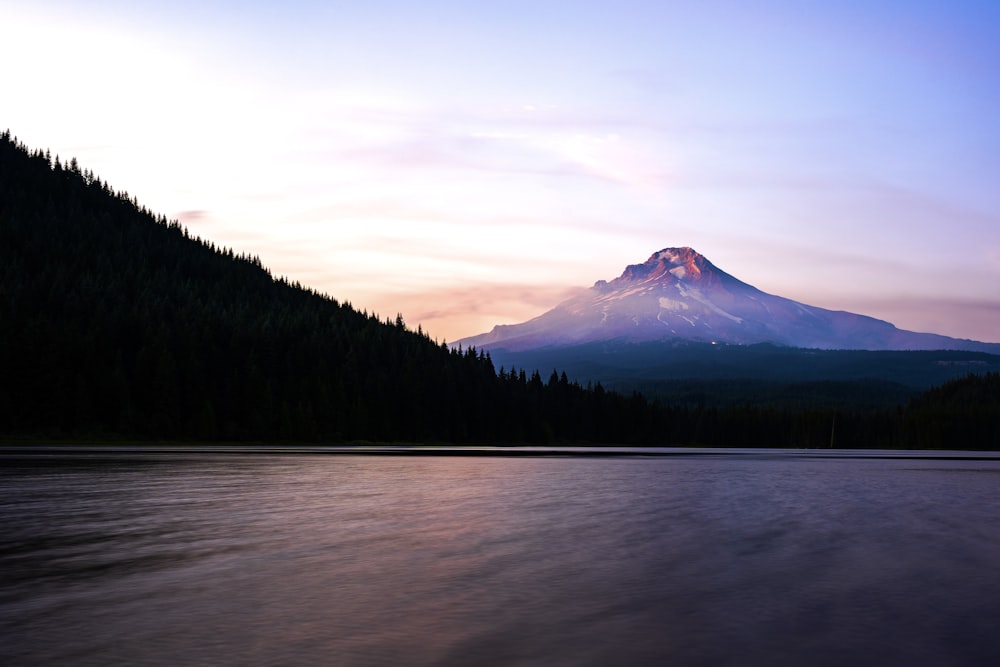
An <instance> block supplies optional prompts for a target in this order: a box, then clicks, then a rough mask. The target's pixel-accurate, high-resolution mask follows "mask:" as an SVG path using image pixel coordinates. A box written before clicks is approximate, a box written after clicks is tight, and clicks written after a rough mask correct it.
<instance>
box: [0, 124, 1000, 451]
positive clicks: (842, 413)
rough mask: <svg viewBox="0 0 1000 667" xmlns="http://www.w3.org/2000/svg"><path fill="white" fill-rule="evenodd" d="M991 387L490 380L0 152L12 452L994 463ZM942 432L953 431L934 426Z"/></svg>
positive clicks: (0, 355) (489, 364) (416, 339)
mask: <svg viewBox="0 0 1000 667" xmlns="http://www.w3.org/2000/svg"><path fill="white" fill-rule="evenodd" d="M998 377H1000V376H997V374H993V373H991V374H987V375H986V376H970V377H969V378H966V379H963V380H957V381H955V382H954V383H949V385H945V386H943V387H941V388H940V389H939V390H934V391H931V392H928V393H926V394H922V395H920V396H919V397H917V398H915V399H913V400H912V401H911V402H910V403H909V404H907V406H906V407H903V406H899V407H894V408H892V409H878V410H876V409H864V410H855V409H841V408H834V407H831V406H829V405H816V406H802V405H799V406H797V407H796V408H795V409H794V410H791V409H785V408H781V407H776V406H773V405H751V404H749V403H748V404H746V405H736V404H735V403H733V404H730V405H728V406H724V407H713V406H711V405H700V404H699V405H693V404H690V403H683V404H682V403H661V402H659V401H654V400H648V399H646V398H644V397H643V396H642V395H640V394H638V393H633V394H631V395H628V396H625V395H621V394H618V393H615V392H611V391H605V390H604V389H603V388H602V387H601V386H600V385H593V386H590V385H588V386H587V387H582V386H580V385H579V384H577V383H575V382H571V381H569V380H568V379H567V377H566V374H565V373H560V372H558V371H552V372H551V373H548V372H547V371H546V372H545V375H542V374H540V373H539V372H538V371H536V370H534V369H529V370H527V371H525V370H520V369H511V368H506V369H504V368H501V369H497V368H495V366H494V363H493V361H492V359H491V358H490V356H489V355H487V354H483V353H481V352H477V351H476V350H473V349H467V350H453V349H449V348H448V347H447V346H446V345H445V344H444V343H443V342H442V343H438V342H436V341H433V340H431V339H430V338H429V337H428V336H427V335H425V334H424V333H423V332H421V331H419V330H418V331H412V330H410V329H409V328H407V327H406V325H405V323H404V322H403V320H402V318H401V317H399V316H397V317H396V318H394V319H380V318H379V316H377V315H375V314H369V313H366V312H359V311H358V310H356V309H355V308H353V307H352V306H351V305H350V304H348V303H341V302H338V301H337V300H336V299H333V298H331V297H329V296H326V295H323V294H319V293H317V292H315V291H313V290H310V289H307V288H305V287H303V286H302V285H299V284H298V283H292V282H290V281H288V280H287V279H285V278H282V277H275V276H273V275H271V273H270V272H269V271H268V270H267V269H266V268H264V267H263V266H262V265H261V262H260V260H259V259H258V258H257V257H250V256H247V255H243V254H238V253H234V252H233V251H232V250H229V249H224V248H218V247H216V246H215V245H214V244H212V243H211V242H209V241H206V240H202V239H199V238H196V237H193V236H192V235H191V234H190V233H189V232H188V230H187V229H185V228H184V227H182V226H181V225H180V224H179V223H178V222H177V221H171V220H168V219H166V218H165V217H164V216H162V215H158V214H155V213H153V212H151V211H149V210H147V209H146V208H145V207H143V206H141V205H140V204H139V203H138V202H137V201H136V200H135V198H134V197H130V196H129V195H128V194H126V193H124V192H121V191H116V190H114V189H112V188H111V186H110V185H108V184H107V183H105V182H103V181H102V180H101V179H100V178H98V177H97V176H95V175H94V174H93V173H92V172H90V171H89V170H86V169H81V167H80V166H79V165H78V164H77V162H76V160H75V159H70V160H69V161H68V162H63V161H61V160H60V158H59V157H58V156H52V155H50V154H49V153H48V152H43V151H41V150H30V149H28V148H27V147H25V146H24V145H22V144H20V143H19V142H18V141H17V140H16V139H14V138H12V136H11V134H10V132H9V131H7V132H4V133H3V134H2V135H0V436H2V437H4V438H6V439H23V438H48V439H69V440H72V439H84V438H132V439H170V440H200V441H283V442H307V441H308V442H342V441H355V440H372V441H405V442H443V443H468V442H485V443H500V444H503V443H559V442H563V443H588V442H589V443H613V444H646V445H684V444H701V445H719V446H777V447H780V446H826V445H827V444H828V443H829V440H830V434H831V426H832V425H834V424H835V429H836V434H837V435H836V444H837V445H838V446H845V447H846V446H854V447H864V446H893V447H906V446H922V447H979V448H997V447H1000V399H998V398H997V392H996V385H997V383H998ZM955 395H959V396H961V398H960V399H955V398H954V396H955ZM970 396H972V397H977V398H975V400H973V399H971V398H969V397H970ZM736 403H738V401H736ZM971 404H974V405H977V406H979V407H977V408H975V409H974V410H973V409H972V408H970V407H969V406H970V405H971ZM970 410H973V411H972V412H970ZM991 415H995V416H997V418H996V419H994V420H993V421H990V416H991ZM937 419H947V420H950V421H947V422H941V423H948V424H949V425H951V426H950V428H954V429H957V430H949V431H948V432H947V433H943V432H941V433H939V432H938V431H936V430H935V429H934V428H931V427H926V426H925V424H928V423H938V422H935V420H937ZM921 420H923V421H921ZM967 424H973V425H974V428H972V430H969V431H968V434H969V437H974V438H975V441H974V442H970V441H968V440H963V437H965V436H963V433H964V432H963V431H962V429H963V428H964V427H963V425H967ZM935 434H937V435H935Z"/></svg>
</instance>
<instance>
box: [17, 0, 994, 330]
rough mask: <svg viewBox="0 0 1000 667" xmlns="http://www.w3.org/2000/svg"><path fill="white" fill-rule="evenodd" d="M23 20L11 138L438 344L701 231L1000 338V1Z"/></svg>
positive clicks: (41, 15) (32, 14)
mask: <svg viewBox="0 0 1000 667" xmlns="http://www.w3.org/2000/svg"><path fill="white" fill-rule="evenodd" d="M0 7H2V8H3V12H4V16H5V24H6V27H7V31H6V32H7V37H6V38H5V40H4V41H3V43H2V44H0V56H2V57H3V58H4V59H5V61H6V62H8V63H17V66H16V67H12V68H11V69H10V71H9V72H8V82H7V85H6V86H5V89H4V91H3V92H2V93H0V103H2V106H0V108H3V110H4V112H5V113H4V115H3V117H2V118H0V126H3V127H4V128H9V129H10V131H11V133H12V134H13V135H15V136H17V137H18V139H19V140H21V141H22V142H24V143H25V144H27V145H28V146H29V147H31V148H43V149H44V148H48V149H49V150H51V151H52V153H53V154H59V155H60V156H61V157H62V158H64V159H68V158H69V157H71V156H75V157H77V158H78V160H79V161H80V164H81V166H83V167H84V168H89V169H92V170H93V171H94V172H95V173H96V174H97V175H99V176H100V177H101V178H103V179H105V180H107V181H109V182H110V183H111V184H112V185H113V186H114V187H115V188H117V189H123V190H127V191H128V192H129V193H130V194H133V195H135V196H136V197H137V198H138V199H139V201H140V202H141V203H142V204H143V205H145V206H147V207H148V208H150V209H152V210H154V211H156V212H157V213H162V214H164V215H166V216H167V217H169V218H176V219H178V220H180V221H181V222H182V223H183V224H184V225H185V226H187V227H188V228H189V229H190V230H191V232H192V233H194V234H196V235H198V236H201V237H203V238H205V239H208V240H211V241H213V242H215V243H216V244H218V245H223V246H226V247H232V248H233V249H234V250H236V251H237V252H245V253H249V254H252V255H259V256H260V258H261V260H262V262H263V263H264V264H265V265H266V266H268V267H269V268H271V269H272V270H273V272H275V273H276V274H280V275H286V276H288V277H289V278H290V279H292V280H297V281H299V282H301V283H303V284H304V285H307V286H309V287H312V288H314V289H316V290H318V291H321V292H325V293H328V294H330V295H331V296H332V297H334V298H337V299H339V300H342V301H350V302H351V303H352V304H353V305H355V306H356V307H357V308H359V309H366V310H368V311H375V312H378V313H380V314H381V315H382V316H395V314H396V312H401V313H402V314H403V316H404V318H405V319H406V321H407V323H408V324H409V325H410V326H412V327H413V328H416V326H417V325H418V324H419V325H421V326H422V327H423V329H424V330H425V331H427V332H428V333H429V334H430V335H431V336H433V337H437V338H439V339H447V340H449V341H452V340H457V339H459V338H463V337H466V336H471V335H475V334H478V333H483V332H485V331H489V330H490V329H491V328H492V327H493V326H494V325H496V324H510V323H515V322H521V321H524V320H527V319H530V318H531V317H534V316H536V315H539V314H541V313H542V312H544V311H545V310H548V309H549V308H551V307H552V306H554V305H555V304H556V303H558V302H559V301H561V300H562V299H563V298H565V296H566V295H568V294H569V293H571V292H572V291H573V290H576V289H579V288H586V287H589V286H590V285H592V284H593V283H594V282H595V281H597V280H602V279H603V280H610V279H612V278H614V277H616V276H618V275H619V274H620V273H621V272H622V270H623V269H624V268H625V266H627V265H629V264H636V263H641V262H643V261H645V259H646V258H647V257H649V255H650V254H652V253H653V252H655V251H657V250H660V249H662V248H665V247H677V246H690V247H693V248H694V249H696V250H697V251H698V252H700V253H702V254H703V255H705V256H706V257H707V258H708V259H709V260H710V261H712V262H713V263H714V264H715V265H716V266H718V267H719V268H720V269H722V270H724V271H726V272H728V273H730V274H732V275H734V276H735V277H737V278H739V279H740V280H743V281H745V282H747V283H750V284H752V285H754V286H755V287H757V288H759V289H761V290H763V291H765V292H769V293H772V294H776V295H780V296H783V297H788V298H790V299H794V300H796V301H800V302H803V303H808V304H811V305H815V306H820V307H824V308H829V309H834V310H848V311H852V312H856V313H861V314H865V315H870V316H873V317H877V318H879V319H883V320H887V321H889V322H892V323H893V324H895V325H896V326H897V327H899V328H902V329H909V330H913V331H921V332H930V333H939V334H944V335H948V336H953V337H957V338H970V339H975V340H981V341H987V342H1000V295H998V293H997V290H996V286H997V285H998V284H1000V191H998V188H997V187H996V184H997V183H1000V124H997V123H996V121H995V119H996V118H997V117H1000V79H997V77H996V76H995V73H996V71H998V67H1000V6H997V5H994V4H991V3H985V2H957V3H947V4H944V3H941V4H939V3H920V4H914V3H903V2H883V3H879V4H878V5H877V6H872V5H870V4H862V3H853V2H852V3H841V4H839V5H838V6H836V7H833V6H824V5H819V6H810V7H809V8H808V9H807V8H804V7H802V6H801V5H800V4H799V3H793V2H784V1H775V2H768V3H765V4H764V5H761V6H758V7H756V8H754V9H751V8H749V7H746V6H744V5H741V4H738V3H730V2H706V3H688V2H678V3H667V4H666V5H665V6H661V4H660V3H650V2H623V3H615V5H613V6H612V5H610V4H605V3H598V2H582V3H559V2H556V3H547V4H544V5H542V4H538V3H522V2H513V3H504V4H502V5H500V4H493V3H487V4H485V5H484V4H477V5H475V6H469V5H466V4H459V3H453V2H430V3H423V4H421V5H420V6H415V5H410V4H408V3H401V2H392V1H389V2H372V3H365V4H364V5H354V4H341V3H336V2H333V3H312V2H304V1H299V0H294V1H292V2H288V3H283V4H282V5H280V6H278V5H274V6H272V5H271V4H270V3H261V2H251V3H239V4H237V3H233V2H231V1H227V0H219V1H214V2H198V3H194V2H190V1H189V0H183V1H180V2H173V3H161V2H155V1H151V0H150V1H143V0H139V1H133V2H127V3H126V2H123V1H121V0H104V1H98V2H93V3H88V5H87V6H86V7H82V6H79V5H78V4H77V3H72V2H69V1H68V0H39V1H38V2H35V3H32V4H31V5H30V6H24V5H23V3H14V2H10V1H8V0H0Z"/></svg>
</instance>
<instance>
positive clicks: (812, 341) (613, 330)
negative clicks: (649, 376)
mask: <svg viewBox="0 0 1000 667" xmlns="http://www.w3.org/2000/svg"><path fill="white" fill-rule="evenodd" d="M676 340H682V341H691V342H702V343H727V344H733V345H750V344H755V343H771V344H775V345H784V346H790V347H800V348H816V349H844V350H847V349H851V350H936V349H952V350H978V351H983V352H991V353H1000V344H990V343H980V342H977V341H970V340H959V339H955V338H949V337H947V336H939V335H935V334H926V333H915V332H911V331H904V330H901V329H897V328H896V327H895V326H893V325H892V324H890V323H888V322H884V321H882V320H878V319H875V318H872V317H867V316H865V315H857V314H854V313H849V312H844V311H832V310H827V309H824V308H818V307H816V306H810V305H806V304H802V303H798V302H796V301H792V300H791V299H786V298H783V297H780V296H775V295H772V294H768V293H766V292H762V291H761V290H759V289H757V288H756V287H753V286H752V285H748V284H747V283H744V282H742V281H740V280H738V279H737V278H735V277H733V276H731V275H729V274H728V273H726V272H725V271H722V270H721V269H719V268H717V267H716V266H714V265H713V264H712V263H711V262H709V261H708V259H706V258H705V257H704V256H702V255H700V254H699V253H697V252H695V251H694V250H692V249H691V248H665V249H663V250H660V251H659V252H655V253H653V254H652V256H650V258H649V259H648V260H646V262H644V263H642V264H634V265H631V266H629V267H627V268H626V269H625V271H624V272H623V273H622V274H621V275H620V276H619V277H618V278H615V279H614V280H612V281H610V282H606V281H603V280H600V281H598V282H597V283H595V284H594V286H593V287H591V288H590V289H589V290H587V292H586V293H584V294H582V295H580V296H577V297H574V298H572V299H569V300H567V301H565V302H563V303H561V304H559V305H557V306H556V307H555V308H553V309H552V310H550V311H548V312H546V313H544V314H542V315H540V316H539V317H536V318H534V319H532V320H530V321H528V322H524V323H522V324H515V325H506V326H497V327H495V328H494V329H493V330H492V331H490V332H489V333H486V334H482V335H479V336H473V337H470V338H466V339H463V340H461V341H458V343H460V344H461V345H463V346H475V347H478V348H482V349H487V350H494V349H497V350H499V349H502V350H507V351H524V350H532V349H539V348H551V347H565V346H572V345H581V344H586V343H594V342H604V341H617V342H628V343H645V342H653V341H676Z"/></svg>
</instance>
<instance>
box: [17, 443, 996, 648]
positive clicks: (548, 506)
mask: <svg viewBox="0 0 1000 667" xmlns="http://www.w3.org/2000/svg"><path fill="white" fill-rule="evenodd" d="M0 466H2V467H0V637H2V641H0V663H2V664H4V665H29V664H74V665H108V664H122V665H176V664H200V665H213V664H216V665H222V664H251V665H252V664H258V665H316V664H341V665H397V664H407V665H438V664H441V665H449V664H456V665H461V664H485V665H559V664H564V665H619V664H622V665H623V664H668V663H669V664H705V665H725V664H733V665H745V664H759V665H782V664H787V665H800V664H813V665H816V664H819V665H842V664H925V665H939V664H1000V637H998V636H997V634H996V631H995V628H996V623H997V619H998V618H1000V500H998V493H997V489H998V488H1000V474H998V473H1000V461H996V460H992V461H990V460H986V461H964V460H945V459H927V460H909V459H884V460H882V459H874V460H853V459H842V458H835V459H816V458H804V457H797V456H786V455H781V454H775V455H773V456H766V457H765V456H756V457H741V456H735V455H734V456H723V457H720V456H713V457H697V456H695V457H662V458H638V457H622V458H613V457H605V458H598V459H593V458H511V457H507V458H491V457H468V458H454V457H396V456H394V457H384V456H383V457H378V456H259V455H258V456H238V455H227V456H223V455H220V456H192V455H173V456H168V455H160V456H152V455H140V454H133V455H130V456H127V457H125V456H118V457H107V458H102V459H97V458H95V459H79V458H78V459H63V458H54V459H51V460H34V461H29V460H25V459H23V458H22V459H15V458H7V459H0Z"/></svg>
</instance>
